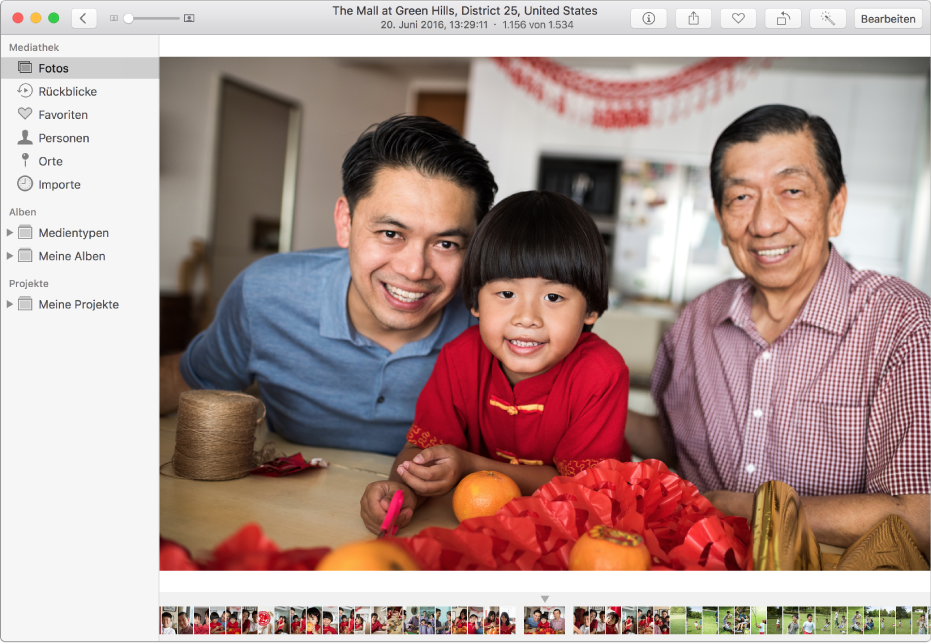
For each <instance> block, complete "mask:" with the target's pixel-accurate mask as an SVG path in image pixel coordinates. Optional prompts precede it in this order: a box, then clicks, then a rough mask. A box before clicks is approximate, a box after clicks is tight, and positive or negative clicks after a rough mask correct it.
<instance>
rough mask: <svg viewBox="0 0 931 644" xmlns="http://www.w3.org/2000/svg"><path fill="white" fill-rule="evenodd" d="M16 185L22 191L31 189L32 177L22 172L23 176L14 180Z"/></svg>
mask: <svg viewBox="0 0 931 644" xmlns="http://www.w3.org/2000/svg"><path fill="white" fill-rule="evenodd" d="M16 187H17V188H19V189H20V190H22V191H23V192H28V191H29V190H32V177H29V176H27V175H25V174H24V175H23V176H21V177H20V178H19V179H17V180H16Z"/></svg>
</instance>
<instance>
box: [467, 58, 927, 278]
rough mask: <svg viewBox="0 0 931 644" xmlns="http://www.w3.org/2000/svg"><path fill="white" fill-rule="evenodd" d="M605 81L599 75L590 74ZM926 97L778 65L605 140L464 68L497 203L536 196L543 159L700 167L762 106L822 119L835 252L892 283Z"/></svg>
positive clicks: (666, 68)
mask: <svg viewBox="0 0 931 644" xmlns="http://www.w3.org/2000/svg"><path fill="white" fill-rule="evenodd" d="M800 63H801V61H797V60H796V61H793V66H794V67H796V68H797V67H799V66H800ZM625 66H626V65H625ZM681 66H682V65H680V64H676V63H674V62H670V63H669V64H663V63H656V62H652V61H651V63H650V64H644V65H639V66H638V65H635V66H634V67H632V68H630V69H629V72H627V73H628V74H629V77H631V78H635V77H657V76H662V75H666V74H669V73H670V72H672V71H673V70H676V69H679V68H680V67H681ZM614 71H615V73H618V72H617V70H614ZM611 72H612V70H610V69H606V68H605V67H600V68H599V69H597V70H593V72H592V73H595V74H599V75H604V74H605V73H611ZM621 73H623V70H621ZM927 92H928V84H927V77H926V76H924V75H885V76H883V75H877V74H875V73H874V74H865V73H864V74H857V73H849V72H847V73H836V72H827V71H810V72H809V71H805V70H799V69H791V70H789V69H786V70H780V69H778V61H777V66H776V67H774V68H773V69H769V70H762V71H761V72H760V73H759V75H758V76H757V77H756V78H755V79H752V80H750V81H748V83H747V84H746V86H745V87H744V88H743V89H737V90H735V91H734V93H733V94H730V95H724V96H723V98H722V99H721V101H720V102H719V103H718V104H717V105H711V104H710V103H709V105H708V106H707V107H706V108H705V109H704V111H702V112H693V113H692V114H691V115H690V116H689V117H688V118H684V119H680V120H678V121H677V122H676V123H669V122H667V123H665V124H663V125H662V126H658V127H648V128H637V129H632V130H619V131H606V130H603V129H596V128H592V127H588V126H585V125H581V124H579V123H576V122H572V121H569V120H566V119H564V118H562V117H560V116H557V115H556V114H555V113H553V112H552V111H550V110H549V109H547V108H546V107H543V106H541V105H540V104H538V103H537V102H536V101H535V100H534V99H533V98H531V97H530V96H528V95H527V94H525V93H524V92H523V90H520V89H518V88H516V87H515V86H513V85H512V84H511V82H510V81H509V80H508V79H507V78H506V77H505V75H504V74H503V73H502V72H500V71H499V70H498V68H497V67H496V66H495V65H494V63H492V62H491V61H489V60H483V59H480V60H476V61H474V62H473V64H472V70H471V77H470V83H469V106H468V112H467V119H468V120H467V124H466V128H467V131H468V132H469V138H470V140H471V141H472V142H473V143H475V145H476V146H478V149H479V150H481V151H482V153H483V154H484V155H485V156H486V158H488V160H489V162H490V164H491V170H492V172H494V174H495V179H496V180H497V182H498V186H499V193H498V195H499V197H504V196H507V195H509V194H512V193H514V192H518V191H521V190H528V189H532V188H536V181H537V169H538V165H539V158H540V156H541V154H544V153H559V154H573V155H584V156H590V157H605V158H614V159H618V158H624V157H625V156H637V157H645V158H648V159H655V160H657V161H669V162H681V163H692V164H696V165H702V166H707V164H708V162H709V159H710V156H711V149H712V147H713V145H714V141H715V139H716V138H717V137H718V135H719V134H720V133H721V131H722V130H723V129H724V128H725V127H726V126H727V125H728V124H729V123H731V122H732V121H733V120H734V119H736V118H737V117H738V116H740V115H741V114H743V113H744V112H746V111H747V110H749V109H751V108H753V107H756V106H758V105H763V104H767V103H786V104H790V105H796V106H798V107H801V108H803V109H805V110H808V111H809V112H811V113H814V114H817V115H819V116H822V117H824V118H825V119H826V120H827V121H828V123H830V125H831V127H832V128H833V130H834V132H835V134H836V136H837V138H838V141H839V142H840V146H841V151H842V154H843V164H844V171H845V174H846V176H847V182H848V190H849V195H850V196H849V201H848V208H847V214H846V217H845V222H844V224H845V225H844V232H843V233H842V235H841V236H840V237H839V238H838V239H837V240H836V244H837V246H838V248H839V250H841V252H842V253H843V254H844V255H845V257H846V258H847V259H848V260H849V261H851V262H852V263H853V264H854V265H855V266H857V267H858V268H874V269H876V270H880V271H882V272H886V273H893V274H899V273H901V272H903V260H904V256H905V253H906V251H905V247H906V241H907V240H908V239H909V237H910V231H911V229H912V221H913V217H914V203H915V195H916V186H917V182H918V175H919V168H920V166H921V164H920V162H919V160H920V157H921V154H920V150H919V147H918V141H919V139H920V137H921V136H922V133H923V134H924V135H925V136H927V132H928V126H927V123H925V122H923V119H925V115H924V105H925V96H926V95H927ZM924 216H925V217H927V216H928V213H924Z"/></svg>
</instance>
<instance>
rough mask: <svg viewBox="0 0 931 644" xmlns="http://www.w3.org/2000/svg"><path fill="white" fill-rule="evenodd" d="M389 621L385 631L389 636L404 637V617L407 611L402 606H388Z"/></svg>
mask: <svg viewBox="0 0 931 644" xmlns="http://www.w3.org/2000/svg"><path fill="white" fill-rule="evenodd" d="M387 614H388V621H387V622H386V624H385V629H386V630H387V632H388V634H389V635H402V634H403V633H404V616H405V615H406V614H407V613H406V611H405V610H404V609H403V608H402V607H400V606H388V613H387Z"/></svg>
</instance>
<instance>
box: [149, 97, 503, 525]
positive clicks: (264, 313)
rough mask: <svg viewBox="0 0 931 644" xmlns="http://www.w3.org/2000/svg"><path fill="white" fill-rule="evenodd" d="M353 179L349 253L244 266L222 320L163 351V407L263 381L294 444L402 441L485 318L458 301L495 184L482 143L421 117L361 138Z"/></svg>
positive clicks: (332, 251)
mask: <svg viewBox="0 0 931 644" xmlns="http://www.w3.org/2000/svg"><path fill="white" fill-rule="evenodd" d="M342 175H343V176H342V178H343V196H341V197H340V198H339V199H338V200H337V202H336V207H335V209H334V214H333V217H334V223H335V225H336V238H337V243H338V244H339V246H340V248H327V249H318V250H310V251H301V252H294V253H282V254H279V255H273V256H271V257H267V258H265V259H262V260H260V261H257V262H255V263H254V264H252V265H251V266H249V267H248V268H247V269H246V270H245V271H243V272H242V273H241V274H240V275H239V276H238V277H237V278H236V279H235V280H234V281H233V283H232V284H231V285H230V287H229V288H228V289H227V291H226V293H225V294H224V296H223V299H222V300H221V301H220V304H219V306H218V307H217V315H216V319H214V321H213V323H212V324H211V325H210V327H209V328H208V329H207V330H206V331H204V332H203V333H201V334H200V335H198V336H197V337H196V338H194V340H193V341H192V342H191V344H190V345H189V346H188V348H187V350H186V351H185V352H184V353H183V354H179V355H175V356H167V357H164V358H162V361H161V369H160V375H161V413H168V412H171V411H173V410H174V409H175V408H176V407H177V404H178V396H179V394H180V393H181V392H183V391H186V390H188V389H192V388H193V389H227V390H240V389H244V388H246V387H248V386H249V385H250V384H251V383H252V382H253V381H256V382H258V385H259V389H260V391H261V394H262V401H263V402H264V403H265V407H266V409H267V412H268V413H267V420H268V424H269V427H270V428H271V429H273V430H274V431H276V432H278V433H279V434H281V435H282V436H284V437H285V438H287V439H288V440H291V441H294V442H296V443H303V444H305V445H322V446H328V447H341V448H347V449H359V450H367V451H374V452H381V453H384V454H391V455H392V456H393V455H395V454H397V453H398V452H399V451H400V450H401V448H402V447H403V446H404V442H405V435H406V433H407V430H408V429H410V426H411V423H412V422H413V419H414V408H415V405H416V402H417V396H418V395H419V394H420V390H421V389H422V388H423V386H424V384H425V383H426V382H427V379H428V378H429V376H430V372H431V371H432V370H433V365H434V363H435V362H436V358H437V355H439V351H440V348H441V347H442V346H443V345H444V344H445V343H446V342H448V341H449V340H452V339H453V338H455V337H456V336H458V335H459V334H460V333H462V332H463V331H464V330H465V329H466V328H468V327H469V326H470V325H471V324H472V320H473V319H474V318H473V317H472V316H471V315H470V314H469V311H468V310H467V309H466V307H465V304H464V303H463V302H462V300H461V298H455V296H456V293H457V292H458V290H459V273H460V270H461V267H462V260H463V258H464V256H465V250H466V246H467V245H468V242H469V239H470V238H471V236H472V233H473V232H474V231H475V227H476V226H477V225H478V223H479V221H481V219H482V217H484V215H485V213H486V212H487V211H488V209H489V208H490V207H491V203H492V201H493V199H494V195H495V192H496V191H497V186H496V185H495V182H494V177H493V176H492V174H491V171H490V170H489V169H488V163H487V162H486V161H485V159H484V158H483V157H482V155H481V154H479V152H478V151H477V150H476V149H475V146H473V145H472V144H471V143H469V142H468V141H466V140H465V139H463V138H462V137H461V136H460V135H459V133H458V132H456V131H455V130H454V129H453V128H451V127H449V126H447V125H443V124H442V123H439V122H438V121H436V120H434V119H431V118H426V117H414V116H397V117H394V118H391V119H388V120H387V121H385V122H383V123H380V124H378V125H377V126H375V127H374V128H373V129H371V130H370V131H367V132H365V133H364V134H362V136H360V137H359V139H358V140H357V141H356V143H355V144H354V145H353V146H352V147H351V148H350V150H349V151H348V152H347V153H346V157H345V159H344V161H343V167H342ZM454 298H455V299H454ZM405 511H406V512H409V510H405Z"/></svg>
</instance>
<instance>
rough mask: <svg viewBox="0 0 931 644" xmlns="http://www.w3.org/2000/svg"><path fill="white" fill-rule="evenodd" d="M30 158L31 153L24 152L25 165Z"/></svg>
mask: <svg viewBox="0 0 931 644" xmlns="http://www.w3.org/2000/svg"><path fill="white" fill-rule="evenodd" d="M28 160H29V154H28V153H26V152H23V165H24V166H25V165H26V161H28Z"/></svg>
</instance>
